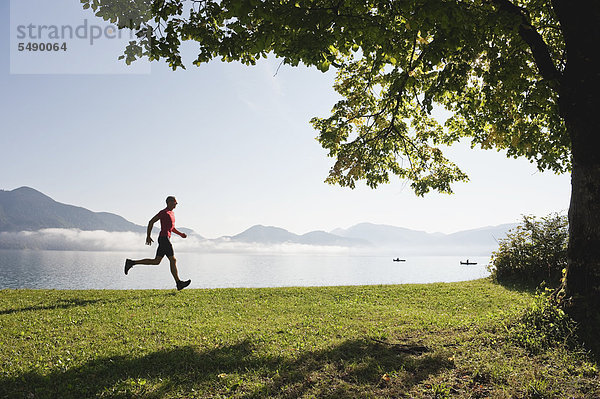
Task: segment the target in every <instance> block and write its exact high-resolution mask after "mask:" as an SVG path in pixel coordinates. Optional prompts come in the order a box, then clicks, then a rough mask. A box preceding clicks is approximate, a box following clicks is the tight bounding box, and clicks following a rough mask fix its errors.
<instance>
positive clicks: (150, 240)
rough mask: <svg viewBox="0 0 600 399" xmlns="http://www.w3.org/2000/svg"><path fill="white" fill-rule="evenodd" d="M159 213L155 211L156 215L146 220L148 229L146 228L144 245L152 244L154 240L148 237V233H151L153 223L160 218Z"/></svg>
mask: <svg viewBox="0 0 600 399" xmlns="http://www.w3.org/2000/svg"><path fill="white" fill-rule="evenodd" d="M159 214H160V213H157V214H156V216H154V217H153V218H152V219H150V221H149V222H148V229H147V230H146V245H152V243H153V242H154V240H153V239H152V237H150V235H151V234H152V228H153V227H154V223H156V222H158V220H159V219H160V216H159Z"/></svg>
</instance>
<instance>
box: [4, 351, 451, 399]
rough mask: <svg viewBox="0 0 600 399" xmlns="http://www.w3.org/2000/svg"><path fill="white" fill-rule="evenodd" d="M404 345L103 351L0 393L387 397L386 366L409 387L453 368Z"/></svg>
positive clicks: (16, 381)
mask: <svg viewBox="0 0 600 399" xmlns="http://www.w3.org/2000/svg"><path fill="white" fill-rule="evenodd" d="M406 347H407V346H406V345H403V346H402V347H395V346H394V345H390V344H385V343H380V342H371V341H366V340H350V341H345V342H343V343H341V344H340V345H338V346H334V347H332V348H328V349H323V350H317V351H307V352H303V353H301V354H300V355H298V356H295V357H294V356H292V357H286V356H273V355H261V354H259V351H257V350H256V349H257V348H256V346H255V345H254V344H253V343H252V342H251V341H248V340H246V341H242V342H239V343H237V344H234V345H230V346H224V347H221V348H216V349H211V350H206V351H198V350H197V349H196V348H194V347H191V346H185V347H180V348H175V349H170V350H164V351H158V352H154V353H151V354H148V355H146V356H141V357H135V358H133V357H125V356H119V357H111V358H101V359H97V360H92V361H90V362H88V363H86V364H84V365H82V366H80V367H73V368H70V369H68V370H65V371H53V372H51V373H49V374H47V375H42V374H38V373H25V374H22V375H18V376H16V377H1V378H0V397H3V398H32V397H35V398H78V399H79V398H91V397H119V398H121V397H123V398H126V397H127V398H130V397H143V398H161V397H207V396H210V397H213V396H218V395H225V396H236V397H241V398H267V397H280V398H296V397H300V396H303V395H307V396H317V397H320V396H327V397H332V396H334V397H340V398H344V397H348V398H350V397H356V396H357V395H358V396H360V392H370V393H371V395H372V394H373V393H382V394H383V393H385V394H386V396H387V394H390V393H393V392H391V391H390V389H391V387H392V384H390V383H389V379H382V376H383V374H384V373H390V374H391V375H395V373H396V372H400V373H402V374H403V378H402V384H401V386H400V385H396V386H395V388H394V389H396V390H398V389H402V390H406V389H410V388H411V387H412V386H414V385H415V384H418V383H419V382H421V381H422V380H423V379H425V378H427V377H428V376H430V375H433V374H437V373H439V372H441V371H443V370H445V369H448V368H452V367H453V365H452V363H451V362H450V361H449V360H448V359H447V356H442V355H439V354H438V355H434V354H431V353H425V352H427V350H420V351H417V352H414V351H413V352H411V351H406ZM418 348H422V347H418ZM396 393H398V392H396Z"/></svg>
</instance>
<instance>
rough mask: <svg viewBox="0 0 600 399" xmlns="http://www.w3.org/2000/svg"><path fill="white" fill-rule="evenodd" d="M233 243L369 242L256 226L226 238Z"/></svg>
mask: <svg viewBox="0 0 600 399" xmlns="http://www.w3.org/2000/svg"><path fill="white" fill-rule="evenodd" d="M226 238H227V239H228V240H229V241H232V242H246V243H261V244H283V243H293V244H304V245H337V246H363V245H369V242H367V241H365V240H362V239H356V238H347V237H340V236H337V235H334V234H331V233H327V232H324V231H311V232H310V233H306V234H303V235H298V234H294V233H291V232H289V231H287V230H285V229H282V228H281V227H274V226H263V225H255V226H252V227H250V228H249V229H247V230H244V231H243V232H241V233H239V234H237V235H234V236H231V237H226Z"/></svg>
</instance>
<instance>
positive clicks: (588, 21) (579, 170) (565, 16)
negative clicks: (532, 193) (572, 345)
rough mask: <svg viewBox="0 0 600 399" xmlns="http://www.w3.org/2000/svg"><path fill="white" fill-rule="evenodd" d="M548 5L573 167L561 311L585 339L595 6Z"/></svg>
mask: <svg viewBox="0 0 600 399" xmlns="http://www.w3.org/2000/svg"><path fill="white" fill-rule="evenodd" d="M553 5H554V9H555V11H556V13H557V15H558V18H559V20H560V22H561V27H562V29H563V33H564V36H565V42H566V51H567V65H566V68H565V70H564V73H563V77H562V79H561V84H560V103H559V107H560V113H561V115H562V117H563V118H564V120H565V123H566V126H567V130H568V131H569V135H570V139H571V153H572V167H573V168H572V174H571V204H570V208H569V250H568V266H567V275H566V281H565V283H564V285H563V288H564V298H565V308H566V309H567V311H568V312H569V313H570V314H571V315H572V316H573V317H574V318H575V319H576V320H577V321H579V322H580V326H581V327H582V328H583V329H588V330H589V331H588V333H589V332H593V331H594V330H595V331H596V332H597V331H598V328H600V123H599V120H600V102H599V98H600V97H599V94H600V93H599V91H600V57H599V55H598V53H599V52H598V43H600V27H599V25H600V1H597V0H591V1H589V0H588V1H580V2H575V3H574V2H572V1H569V0H554V1H553Z"/></svg>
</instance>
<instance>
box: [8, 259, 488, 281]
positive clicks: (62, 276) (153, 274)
mask: <svg viewBox="0 0 600 399" xmlns="http://www.w3.org/2000/svg"><path fill="white" fill-rule="evenodd" d="M148 255H149V254H148V253H138V254H135V253H134V254H132V253H120V252H88V251H86V252H83V251H32V250H23V251H22V250H0V289H6V288H10V289H17V288H35V289H41V288H43V289H172V288H174V286H175V284H174V282H173V278H172V277H171V274H170V272H169V262H168V260H167V259H166V258H165V259H163V262H162V263H161V264H160V265H159V266H141V265H140V266H135V267H134V268H133V269H131V271H130V272H129V275H127V276H125V274H124V273H123V264H124V260H125V258H126V257H133V258H143V257H147V256H148ZM461 259H466V257H462V258H461V257H460V256H413V257H407V258H406V262H393V261H392V257H390V256H359V255H337V254H335V255H331V254H328V255H318V254H271V255H266V254H234V253H191V252H188V253H178V254H177V263H178V269H179V276H180V277H181V278H182V279H188V278H191V279H192V284H191V286H190V288H226V287H286V286H333V285H376V284H409V283H433V282H454V281H465V280H474V279H478V278H482V277H486V276H488V275H489V272H488V271H487V270H486V265H487V264H488V262H489V259H490V258H489V257H481V256H479V257H470V258H469V260H470V261H472V262H477V265H470V266H465V265H460V263H459V261H460V260H461Z"/></svg>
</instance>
